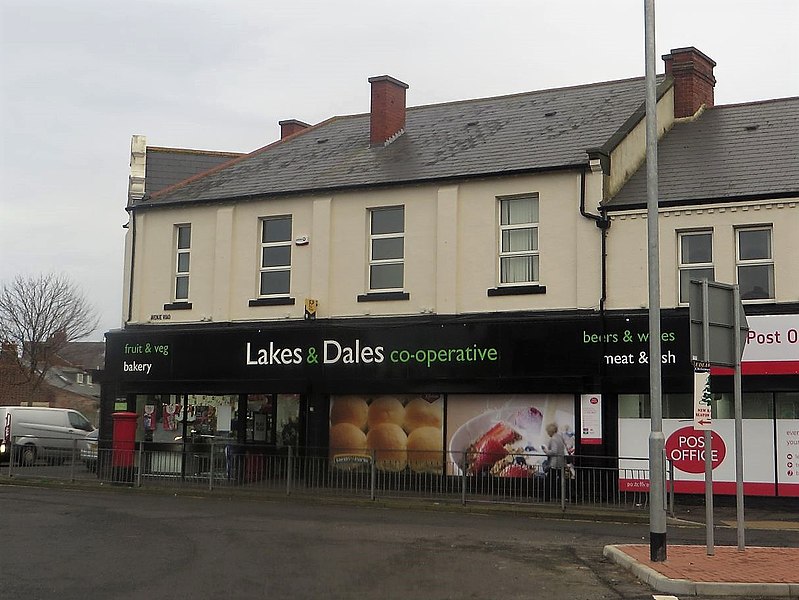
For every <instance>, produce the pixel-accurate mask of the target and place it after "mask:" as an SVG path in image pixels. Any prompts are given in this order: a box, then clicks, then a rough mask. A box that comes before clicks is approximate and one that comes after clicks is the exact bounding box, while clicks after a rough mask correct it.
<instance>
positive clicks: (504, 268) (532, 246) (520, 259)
mask: <svg viewBox="0 0 799 600" xmlns="http://www.w3.org/2000/svg"><path fill="white" fill-rule="evenodd" d="M538 279H539V256H538V194H531V195H526V196H515V197H509V198H499V283H500V285H529V284H535V283H538Z"/></svg>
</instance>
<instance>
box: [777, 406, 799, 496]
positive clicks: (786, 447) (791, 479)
mask: <svg viewBox="0 0 799 600" xmlns="http://www.w3.org/2000/svg"><path fill="white" fill-rule="evenodd" d="M777 485H778V487H779V495H780V496H793V497H799V419H777Z"/></svg>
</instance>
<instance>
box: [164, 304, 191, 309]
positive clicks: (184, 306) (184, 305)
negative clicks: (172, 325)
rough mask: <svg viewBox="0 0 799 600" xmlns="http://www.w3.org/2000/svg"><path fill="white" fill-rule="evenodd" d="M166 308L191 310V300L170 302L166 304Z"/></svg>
mask: <svg viewBox="0 0 799 600" xmlns="http://www.w3.org/2000/svg"><path fill="white" fill-rule="evenodd" d="M164 310H191V302H170V303H169V304H164Z"/></svg>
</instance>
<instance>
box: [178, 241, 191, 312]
mask: <svg viewBox="0 0 799 600" xmlns="http://www.w3.org/2000/svg"><path fill="white" fill-rule="evenodd" d="M190 258H191V225H176V226H175V301H176V302H186V301H188V299H189V263H190Z"/></svg>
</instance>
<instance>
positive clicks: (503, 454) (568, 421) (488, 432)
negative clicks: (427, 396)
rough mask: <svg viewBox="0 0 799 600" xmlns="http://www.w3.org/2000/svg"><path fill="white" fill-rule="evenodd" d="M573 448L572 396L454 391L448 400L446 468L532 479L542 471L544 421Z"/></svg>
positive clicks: (544, 438) (545, 434)
mask: <svg viewBox="0 0 799 600" xmlns="http://www.w3.org/2000/svg"><path fill="white" fill-rule="evenodd" d="M551 423H554V424H555V425H557V430H558V433H560V434H563V436H564V438H565V439H566V440H567V448H569V447H570V448H569V449H570V450H571V451H573V449H574V396H572V395H571V394H504V395H491V394H452V395H450V396H449V397H448V402H447V435H446V444H447V460H448V463H449V464H448V472H450V473H453V474H462V473H463V470H464V469H465V470H466V474H467V475H480V476H483V475H485V476H497V477H532V476H535V475H538V474H541V473H542V472H543V468H542V463H543V461H544V459H545V458H546V456H545V454H544V448H545V447H546V445H547V444H548V442H549V436H548V434H547V432H546V428H547V425H549V424H551Z"/></svg>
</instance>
